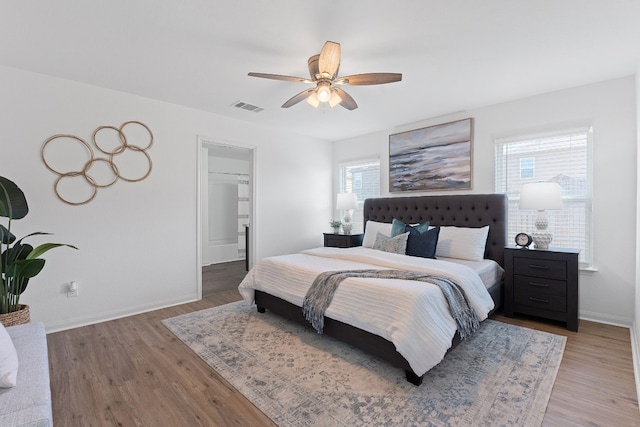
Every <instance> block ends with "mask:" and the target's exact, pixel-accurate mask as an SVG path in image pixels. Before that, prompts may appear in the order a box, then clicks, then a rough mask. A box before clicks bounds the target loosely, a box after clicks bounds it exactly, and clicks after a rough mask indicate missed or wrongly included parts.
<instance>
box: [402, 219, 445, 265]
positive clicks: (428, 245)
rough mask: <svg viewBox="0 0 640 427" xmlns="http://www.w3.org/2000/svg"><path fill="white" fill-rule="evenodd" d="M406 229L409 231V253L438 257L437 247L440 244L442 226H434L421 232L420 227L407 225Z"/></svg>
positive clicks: (425, 256)
mask: <svg viewBox="0 0 640 427" xmlns="http://www.w3.org/2000/svg"><path fill="white" fill-rule="evenodd" d="M405 230H406V231H407V232H409V238H408V239H407V251H406V254H407V255H410V256H418V257H422V258H435V257H436V247H437V245H438V234H440V227H432V228H431V230H427V231H426V232H423V233H421V232H420V231H419V229H418V227H412V226H410V225H407V226H405Z"/></svg>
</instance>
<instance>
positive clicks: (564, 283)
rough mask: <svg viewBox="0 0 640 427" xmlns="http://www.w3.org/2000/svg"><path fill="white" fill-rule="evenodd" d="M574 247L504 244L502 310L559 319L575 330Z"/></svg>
mask: <svg viewBox="0 0 640 427" xmlns="http://www.w3.org/2000/svg"><path fill="white" fill-rule="evenodd" d="M579 253H580V251H579V250H577V249H563V248H550V249H549V250H537V249H519V248H515V247H509V248H505V251H504V268H505V280H504V314H505V316H507V317H513V316H514V313H523V314H529V315H532V316H538V317H543V318H545V319H552V320H559V321H561V322H565V323H566V324H567V329H569V330H570V331H575V332H577V331H578V311H579V310H578V309H579V301H578V254H579Z"/></svg>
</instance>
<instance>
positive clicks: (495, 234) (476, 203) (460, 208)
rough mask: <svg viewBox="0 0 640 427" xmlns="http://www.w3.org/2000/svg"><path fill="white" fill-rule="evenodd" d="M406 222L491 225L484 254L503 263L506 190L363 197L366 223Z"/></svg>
mask: <svg viewBox="0 0 640 427" xmlns="http://www.w3.org/2000/svg"><path fill="white" fill-rule="evenodd" d="M393 218H396V219H399V220H400V221H402V222H404V223H405V224H416V223H421V222H423V221H429V222H430V223H431V225H455V226H458V227H484V226H485V225H489V236H488V238H487V247H486V250H485V258H489V259H493V260H495V261H496V262H497V263H498V264H500V265H501V266H503V267H504V247H505V244H506V238H507V196H506V194H465V195H457V196H414V197H382V198H378V199H366V200H365V201H364V223H365V226H366V223H367V221H368V220H371V221H377V222H391V221H393Z"/></svg>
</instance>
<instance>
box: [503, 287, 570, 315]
mask: <svg viewBox="0 0 640 427" xmlns="http://www.w3.org/2000/svg"><path fill="white" fill-rule="evenodd" d="M514 301H515V303H516V304H517V305H524V306H528V307H536V308H543V309H545V310H550V311H560V312H563V313H564V312H566V311H567V298H565V297H563V296H560V295H549V294H541V293H539V292H525V291H523V292H518V293H516V295H515V298H514Z"/></svg>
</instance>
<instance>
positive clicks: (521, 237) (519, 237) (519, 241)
mask: <svg viewBox="0 0 640 427" xmlns="http://www.w3.org/2000/svg"><path fill="white" fill-rule="evenodd" d="M532 242H533V238H532V237H531V235H529V234H527V233H518V234H516V246H519V247H521V248H527V249H528V248H529V246H530V245H531V243H532Z"/></svg>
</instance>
